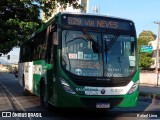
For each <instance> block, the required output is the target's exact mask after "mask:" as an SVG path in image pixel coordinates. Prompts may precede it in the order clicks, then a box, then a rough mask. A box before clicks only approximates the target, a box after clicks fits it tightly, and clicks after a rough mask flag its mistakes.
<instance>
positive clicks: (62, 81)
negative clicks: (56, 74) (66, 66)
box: [60, 78, 76, 94]
mask: <svg viewBox="0 0 160 120" xmlns="http://www.w3.org/2000/svg"><path fill="white" fill-rule="evenodd" d="M60 81H61V85H62V86H63V89H64V90H65V91H66V92H68V93H70V94H76V92H75V91H74V90H73V89H72V88H71V86H70V85H69V84H68V83H67V82H66V81H65V80H64V79H62V78H60Z"/></svg>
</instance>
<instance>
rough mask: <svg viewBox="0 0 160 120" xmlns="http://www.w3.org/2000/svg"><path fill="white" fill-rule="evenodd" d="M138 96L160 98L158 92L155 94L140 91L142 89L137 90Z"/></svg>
mask: <svg viewBox="0 0 160 120" xmlns="http://www.w3.org/2000/svg"><path fill="white" fill-rule="evenodd" d="M139 96H141V97H146V98H150V99H157V100H160V94H155V93H150V92H142V91H140V92H139Z"/></svg>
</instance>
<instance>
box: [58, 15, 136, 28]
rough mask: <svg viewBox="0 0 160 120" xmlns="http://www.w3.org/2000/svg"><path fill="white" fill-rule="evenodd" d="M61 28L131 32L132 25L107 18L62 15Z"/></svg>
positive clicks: (121, 20)
mask: <svg viewBox="0 0 160 120" xmlns="http://www.w3.org/2000/svg"><path fill="white" fill-rule="evenodd" d="M61 22H62V25H63V26H79V27H95V28H105V29H113V30H131V28H132V26H134V23H133V22H132V21H129V20H125V19H118V18H112V17H107V16H95V15H81V14H77V15H75V14H74V15H73V14H63V15H62V21H61Z"/></svg>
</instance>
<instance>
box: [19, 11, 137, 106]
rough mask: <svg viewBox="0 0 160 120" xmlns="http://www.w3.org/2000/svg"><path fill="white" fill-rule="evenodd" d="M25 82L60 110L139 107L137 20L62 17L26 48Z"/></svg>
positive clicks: (22, 77) (22, 78) (22, 57)
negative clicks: (135, 21)
mask: <svg viewBox="0 0 160 120" xmlns="http://www.w3.org/2000/svg"><path fill="white" fill-rule="evenodd" d="M18 72H19V81H20V83H21V85H22V86H23V88H24V92H26V91H29V92H31V93H33V94H35V95H37V96H40V98H41V104H43V105H45V106H46V107H47V106H48V105H53V106H55V107H58V108H63V107H64V108H65V107H71V108H72V107H75V108H76V107H77V108H112V107H134V106H136V105H137V103H138V94H139V67H138V52H137V39H136V31H135V26H134V23H133V22H132V21H131V20H126V19H120V18H114V17H108V16H100V15H90V14H72V13H58V14H56V15H55V16H54V17H53V18H52V19H51V20H50V21H48V22H47V23H45V24H43V25H42V26H41V27H40V28H39V29H38V30H37V31H35V33H34V34H33V35H32V37H31V38H30V39H29V40H28V41H27V42H25V43H24V44H23V45H22V46H21V49H20V60H19V71H18Z"/></svg>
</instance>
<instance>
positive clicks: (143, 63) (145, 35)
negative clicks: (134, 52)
mask: <svg viewBox="0 0 160 120" xmlns="http://www.w3.org/2000/svg"><path fill="white" fill-rule="evenodd" d="M155 39H156V35H155V34H153V32H151V31H143V32H141V33H140V34H139V37H138V51H139V61H140V63H139V64H140V67H141V69H149V68H150V66H151V65H152V64H153V60H152V59H151V54H152V53H144V52H141V47H142V45H148V42H149V41H152V40H155Z"/></svg>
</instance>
